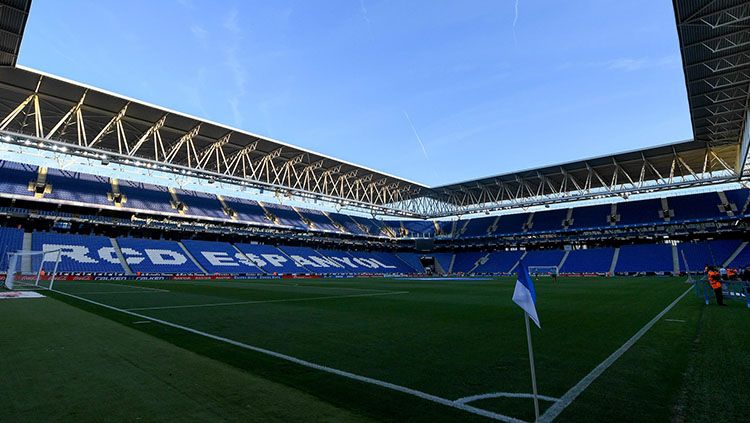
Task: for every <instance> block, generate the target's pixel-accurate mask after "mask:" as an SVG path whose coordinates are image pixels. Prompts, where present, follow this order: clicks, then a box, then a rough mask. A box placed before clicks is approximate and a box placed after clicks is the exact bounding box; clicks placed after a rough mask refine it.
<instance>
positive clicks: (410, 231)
mask: <svg viewBox="0 0 750 423" xmlns="http://www.w3.org/2000/svg"><path fill="white" fill-rule="evenodd" d="M401 226H403V227H404V229H405V230H406V232H407V235H408V236H410V237H427V236H433V235H435V224H434V223H432V221H430V220H403V221H401Z"/></svg>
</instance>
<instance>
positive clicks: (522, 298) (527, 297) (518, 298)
mask: <svg viewBox="0 0 750 423" xmlns="http://www.w3.org/2000/svg"><path fill="white" fill-rule="evenodd" d="M513 302H514V303H516V304H518V306H519V307H521V308H522V309H523V310H524V311H525V312H526V313H527V314H528V315H529V317H531V320H533V321H534V323H536V325H537V327H538V328H540V329H541V327H542V326H541V325H540V324H539V316H537V314H536V291H535V290H534V282H532V281H531V277H530V276H529V271H528V269H526V266H524V265H523V263H521V264H520V265H519V267H518V279H517V280H516V289H515V290H514V291H513Z"/></svg>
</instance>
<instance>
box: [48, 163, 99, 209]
mask: <svg viewBox="0 0 750 423" xmlns="http://www.w3.org/2000/svg"><path fill="white" fill-rule="evenodd" d="M46 181H47V183H48V184H50V185H52V192H50V193H49V194H47V195H45V196H44V197H45V198H54V199H57V200H66V201H75V202H78V203H87V204H104V205H108V206H111V205H112V202H111V201H109V199H108V198H107V193H108V192H110V191H112V185H110V183H109V179H107V178H105V177H102V176H93V175H88V174H86V173H79V172H69V171H67V170H58V169H49V170H48V171H47V179H46Z"/></svg>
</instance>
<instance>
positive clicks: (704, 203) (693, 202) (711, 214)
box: [667, 192, 727, 222]
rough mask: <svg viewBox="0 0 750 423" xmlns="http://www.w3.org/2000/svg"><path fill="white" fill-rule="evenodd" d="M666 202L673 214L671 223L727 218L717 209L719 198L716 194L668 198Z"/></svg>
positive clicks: (719, 203) (719, 202)
mask: <svg viewBox="0 0 750 423" xmlns="http://www.w3.org/2000/svg"><path fill="white" fill-rule="evenodd" d="M667 202H668V203H669V209H670V210H672V211H673V212H674V216H673V217H672V218H671V219H670V220H671V221H675V222H681V221H694V220H705V219H707V218H722V217H727V214H726V213H723V212H722V211H721V210H720V209H719V206H720V205H721V198H719V194H718V193H716V192H709V193H704V194H692V195H685V196H679V197H669V198H667Z"/></svg>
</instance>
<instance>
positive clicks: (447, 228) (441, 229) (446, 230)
mask: <svg viewBox="0 0 750 423" xmlns="http://www.w3.org/2000/svg"><path fill="white" fill-rule="evenodd" d="M437 224H438V229H437V231H438V232H437V233H436V235H441V236H453V221H451V220H440V221H438V222H437Z"/></svg>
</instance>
